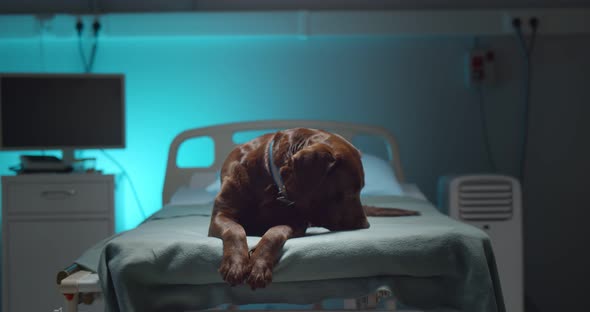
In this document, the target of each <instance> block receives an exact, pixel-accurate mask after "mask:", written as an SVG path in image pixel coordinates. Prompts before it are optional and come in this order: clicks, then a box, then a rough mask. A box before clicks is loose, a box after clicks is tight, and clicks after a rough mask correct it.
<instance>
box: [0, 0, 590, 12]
mask: <svg viewBox="0 0 590 312" xmlns="http://www.w3.org/2000/svg"><path fill="white" fill-rule="evenodd" d="M589 6H590V3H589V1H584V0H536V1H535V0H517V1H510V0H496V1H495V0H471V1H470V0H449V1H440V0H372V1H366V0H324V1H317V0H280V1H277V0H247V1H244V0H166V1H160V0H149V1H145V0H87V1H83V0H52V1H46V0H2V1H0V13H65V12H67V13H88V12H94V11H95V10H97V11H98V12H103V13H104V12H147V11H152V12H155V11H194V10H202V11H209V10H214V11H225V10H306V9H308V10H323V9H330V10H334V9H336V10H359V9H360V10H384V9H389V10H392V9H502V8H557V7H589Z"/></svg>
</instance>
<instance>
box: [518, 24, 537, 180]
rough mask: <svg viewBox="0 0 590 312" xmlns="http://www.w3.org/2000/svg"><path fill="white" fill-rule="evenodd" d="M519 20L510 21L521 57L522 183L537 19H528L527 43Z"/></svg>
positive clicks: (520, 168)
mask: <svg viewBox="0 0 590 312" xmlns="http://www.w3.org/2000/svg"><path fill="white" fill-rule="evenodd" d="M521 24H522V22H521V20H520V19H519V18H515V19H514V20H513V21H512V27H513V28H514V31H515V33H516V36H517V38H518V41H519V43H520V48H521V52H522V58H523V115H522V119H523V120H522V127H523V129H522V145H521V151H520V167H519V170H520V172H519V178H520V182H521V184H523V185H524V180H525V170H526V159H527V146H528V137H529V123H530V115H531V112H530V101H531V73H532V65H531V56H532V54H533V49H534V47H535V38H536V37H537V28H538V25H539V21H538V19H537V18H535V17H533V18H531V19H530V20H529V26H530V27H531V31H532V32H531V39H530V42H529V44H528V45H527V42H526V40H525V38H524V35H523V32H522V27H521Z"/></svg>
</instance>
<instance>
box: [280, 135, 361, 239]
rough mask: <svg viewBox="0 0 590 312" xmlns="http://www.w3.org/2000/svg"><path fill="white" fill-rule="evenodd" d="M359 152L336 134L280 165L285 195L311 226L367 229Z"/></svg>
mask: <svg viewBox="0 0 590 312" xmlns="http://www.w3.org/2000/svg"><path fill="white" fill-rule="evenodd" d="M360 158H361V155H360V152H359V151H358V150H357V149H356V148H355V147H354V146H352V144H350V143H349V142H348V141H346V140H344V139H342V138H341V137H339V136H331V137H330V138H329V140H326V141H324V142H319V143H313V144H310V145H309V146H306V147H305V148H303V149H301V150H299V151H298V152H297V153H295V154H294V155H293V156H292V157H291V160H290V161H289V164H288V165H287V166H285V167H283V168H281V173H282V175H284V176H287V177H288V178H287V179H286V180H285V185H286V186H287V190H288V194H289V197H290V198H291V200H294V201H295V202H296V205H297V209H299V210H300V211H302V212H303V213H304V215H305V217H306V218H307V219H308V220H309V222H310V223H311V224H312V225H314V226H322V227H325V228H327V229H329V230H331V231H338V230H354V229H362V228H368V227H369V223H368V221H367V218H366V216H365V212H364V210H363V206H362V204H361V200H360V192H361V189H362V188H363V186H364V172H363V167H362V163H361V159H360Z"/></svg>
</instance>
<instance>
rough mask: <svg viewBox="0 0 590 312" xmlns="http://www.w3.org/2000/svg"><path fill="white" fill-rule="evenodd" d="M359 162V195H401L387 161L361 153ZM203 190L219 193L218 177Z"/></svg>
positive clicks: (399, 187)
mask: <svg viewBox="0 0 590 312" xmlns="http://www.w3.org/2000/svg"><path fill="white" fill-rule="evenodd" d="M361 162H362V163H363V169H364V171H365V187H363V189H362V190H361V195H397V196H401V195H403V191H402V189H401V186H400V184H399V182H398V181H397V179H396V177H395V173H394V171H393V168H392V167H391V165H390V164H389V163H388V162H387V161H385V160H383V159H381V158H379V157H377V156H373V155H371V154H365V153H363V154H362V156H361ZM205 190H206V191H207V192H209V193H213V194H217V193H219V190H221V182H220V179H219V177H217V178H216V179H215V181H213V182H212V183H211V184H209V185H208V186H207V187H206V188H205Z"/></svg>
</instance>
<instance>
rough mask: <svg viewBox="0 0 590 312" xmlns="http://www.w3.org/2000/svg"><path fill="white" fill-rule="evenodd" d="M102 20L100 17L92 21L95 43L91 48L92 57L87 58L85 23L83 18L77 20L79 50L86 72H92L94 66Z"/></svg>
mask: <svg viewBox="0 0 590 312" xmlns="http://www.w3.org/2000/svg"><path fill="white" fill-rule="evenodd" d="M100 28H101V25H100V21H99V20H98V18H95V19H94V22H93V23H92V32H93V39H94V41H93V43H92V48H91V50H90V58H89V59H88V60H87V59H86V54H85V53H84V48H83V46H82V32H83V29H84V24H83V22H82V19H81V18H78V21H77V22H76V30H77V31H78V50H79V52H80V58H81V59H82V63H83V65H84V72H86V73H90V72H92V68H93V67H94V60H95V58H96V51H97V49H98V34H99V32H100Z"/></svg>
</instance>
